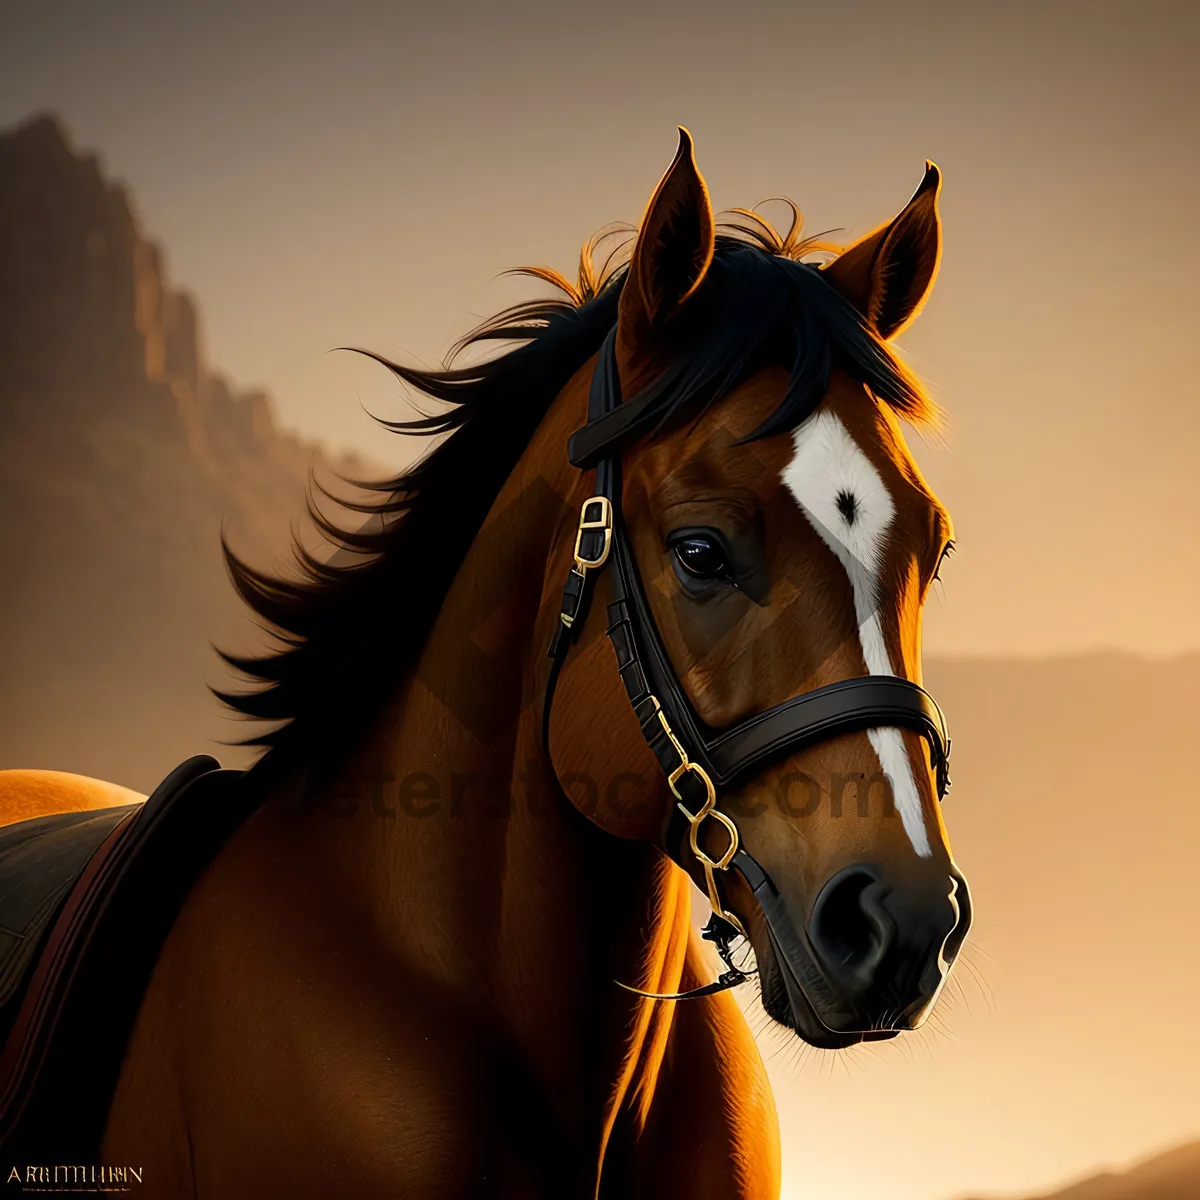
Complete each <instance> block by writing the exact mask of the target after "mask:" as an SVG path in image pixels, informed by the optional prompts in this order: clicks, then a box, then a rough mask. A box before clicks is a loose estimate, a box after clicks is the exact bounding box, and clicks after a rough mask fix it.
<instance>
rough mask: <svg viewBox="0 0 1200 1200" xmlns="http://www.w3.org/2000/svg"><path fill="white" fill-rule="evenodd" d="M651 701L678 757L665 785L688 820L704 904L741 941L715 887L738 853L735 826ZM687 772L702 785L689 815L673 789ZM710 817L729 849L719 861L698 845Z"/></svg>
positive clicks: (705, 774)
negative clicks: (697, 806)
mask: <svg viewBox="0 0 1200 1200" xmlns="http://www.w3.org/2000/svg"><path fill="white" fill-rule="evenodd" d="M650 699H651V700H653V701H654V708H655V712H656V714H657V716H658V720H659V724H660V725H662V728H663V732H664V733H665V734H666V735H667V738H668V740H669V741H670V743H671V745H672V746H673V747H674V748H675V752H676V753H677V754H678V755H679V766H677V767H676V768H675V770H673V771H672V772H671V773H670V774H669V775H668V776H667V784H668V786H669V787H670V789H671V792H672V794H673V795H674V797H675V799H676V801H677V802H678V803H677V805H676V807H677V808H678V809H679V811H680V812H681V813H683V815H684V816H685V817H687V819H688V823H689V826H690V828H689V830H688V844H689V845H690V846H691V850H692V853H693V854H694V855H695V856H696V861H697V862H699V864H700V866H701V867H702V868H703V869H704V882H705V884H706V890H707V892H708V902H709V904H710V905H711V906H712V910H713V912H715V913H716V914H717V915H718V916H721V917H724V918H725V920H726V921H728V922H729V923H730V925H732V926H733V927H734V929H736V930H737V931H738V933H739V934H741V935H742V937H745V936H746V931H745V929H743V928H742V923H741V921H739V920H738V919H737V917H736V916H734V914H733V913H731V912H730V911H729V910H728V909H727V908H726V907H725V905H724V903H723V902H722V900H721V889H720V888H718V887H717V875H716V873H717V872H718V871H725V870H728V868H729V864H730V863H731V862H733V856H734V855H735V854H736V853H737V852H738V845H739V844H740V839H739V837H738V828H737V826H736V825H735V824H734V823H733V821H731V820H730V819H729V817H727V816H726V815H725V814H724V813H723V812H719V811H718V809H717V789H716V786H715V784H714V783H713V781H712V779H711V778H710V777H709V774H708V772H707V771H706V770H705V769H704V768H703V767H702V766H701V765H700V764H699V763H694V762H692V761H691V759H689V758H688V756H687V754H686V752H685V751H684V749H683V745H682V744H681V743H680V741H679V739H678V738H677V737H676V736H675V731H674V730H673V729H672V728H671V726H670V725H669V724H668V723H667V716H666V713H664V712H663V710H662V705H661V704H659V702H658V697H657V696H651V697H650ZM688 771H691V772H692V774H693V775H696V776H697V777H698V778H699V779H700V781H701V782H702V783H703V784H704V793H705V794H704V803H703V804H702V805H701V806H700V811H699V812H697V813H691V812H689V811H688V810H687V808H686V807H685V806H684V804H683V797H682V796H681V795H680V794H679V789H678V788H677V787H676V786H675V785H676V783H678V782H679V780H680V779H681V778H682V777H683V776H684V775H685V774H687V772H688ZM709 817H711V818H712V819H713V820H714V821H716V822H717V823H718V824H719V825H720V826H721V827H722V828H723V829H724V830H725V833H726V835H727V836H728V838H729V845H728V846H726V847H725V853H724V854H722V855H721V857H720V858H717V859H714V858H712V857H711V856H710V855H709V854H708V852H707V851H706V850H704V849H703V847H701V845H700V827H701V826H702V825H703V824H704V822H705V821H706V820H707V819H708V818H709Z"/></svg>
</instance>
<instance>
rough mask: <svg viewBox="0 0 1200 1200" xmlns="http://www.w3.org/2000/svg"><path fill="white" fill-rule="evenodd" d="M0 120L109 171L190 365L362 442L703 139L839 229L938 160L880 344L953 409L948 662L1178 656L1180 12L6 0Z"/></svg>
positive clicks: (1185, 22)
mask: <svg viewBox="0 0 1200 1200" xmlns="http://www.w3.org/2000/svg"><path fill="white" fill-rule="evenodd" d="M5 13H6V16H5V18H4V21H5V25H6V30H5V33H6V36H5V37H4V38H3V39H0V123H3V124H9V123H11V122H13V121H16V120H18V119H20V118H21V117H23V116H25V115H27V114H28V113H30V112H32V111H36V110H42V109H53V110H56V111H57V112H59V113H60V114H61V115H62V116H63V117H64V118H65V120H66V121H67V123H68V125H69V127H70V128H71V130H72V131H73V132H74V135H75V138H76V140H77V142H78V143H79V144H80V145H83V146H86V147H90V148H95V149H97V150H99V151H100V152H101V154H102V156H103V159H104V161H105V163H106V165H107V167H108V169H109V170H110V171H112V172H113V173H115V174H116V175H117V176H119V177H121V178H123V179H126V180H128V181H129V183H130V185H131V187H132V189H133V191H134V193H135V195H136V197H137V201H138V204H139V206H140V209H141V212H142V215H143V219H144V223H145V226H146V228H147V230H148V231H149V233H150V234H151V235H152V236H154V237H156V238H158V239H161V241H162V242H163V243H164V245H165V246H166V247H167V251H168V258H169V264H170V268H169V269H170V271H171V274H172V277H173V279H174V280H175V281H176V282H177V283H179V284H183V285H186V286H187V287H188V288H189V289H191V290H192V291H193V292H194V293H195V294H196V295H197V296H198V297H199V299H200V303H201V306H202V312H203V319H204V328H205V338H206V342H207V345H208V349H209V355H210V358H211V360H212V362H213V363H214V364H216V365H217V366H218V367H220V368H221V369H222V370H224V371H226V372H227V373H228V374H229V375H230V376H231V377H232V378H233V379H234V380H235V381H236V382H237V383H239V384H241V385H245V386H250V385H261V386H265V387H266V388H267V389H268V390H269V391H270V392H271V394H272V395H273V396H274V397H275V400H276V402H277V404H278V408H279V411H280V413H281V415H282V418H283V420H284V422H285V423H286V424H288V425H290V426H292V427H294V428H297V429H299V430H301V431H304V432H306V433H309V434H313V435H318V436H320V437H322V438H324V439H325V440H327V441H328V442H330V443H331V444H333V445H335V446H346V447H357V448H359V449H361V450H364V451H366V452H367V453H369V454H370V455H372V456H373V457H374V458H375V459H376V460H377V461H380V462H383V463H386V464H389V465H391V464H394V463H400V462H403V461H405V459H406V457H407V456H408V455H410V453H411V446H410V445H409V444H407V443H404V442H402V441H400V440H399V439H397V438H396V437H395V436H393V435H385V434H383V433H382V432H381V431H380V430H378V429H377V428H375V427H374V426H373V423H372V421H371V419H370V417H369V416H368V415H367V410H370V411H373V412H375V413H377V414H379V415H383V416H398V415H402V414H403V413H404V412H406V411H408V408H407V400H406V399H405V397H404V396H403V395H402V394H401V393H399V392H398V390H397V388H396V386H395V385H394V384H393V383H392V382H391V381H390V379H388V378H387V377H386V376H384V375H383V373H382V372H381V371H379V370H378V369H376V368H370V367H368V366H366V365H365V364H362V363H357V362H355V361H354V359H353V358H352V356H348V355H344V354H342V355H339V354H336V353H330V351H331V349H332V348H334V347H337V346H343V345H364V346H369V347H372V348H374V349H376V350H380V351H383V352H385V353H389V354H400V355H404V356H407V357H409V358H411V359H415V360H419V361H423V362H426V363H433V362H437V361H439V360H440V359H441V357H442V355H443V354H444V352H445V351H446V349H447V348H448V346H449V344H450V343H451V342H452V341H453V340H454V338H455V337H457V336H458V335H459V334H460V333H462V332H464V331H465V329H466V328H467V327H469V326H470V325H472V324H473V323H474V322H475V321H476V320H477V319H478V318H480V317H482V316H485V315H487V314H489V313H491V312H493V311H495V310H496V309H497V308H500V307H502V306H504V305H505V304H507V303H510V302H511V301H512V300H513V299H514V298H516V297H518V296H520V295H523V294H525V293H523V292H522V289H521V286H520V285H519V284H517V283H515V282H514V281H512V280H505V279H502V278H499V276H500V275H501V273H502V272H503V271H504V270H506V269H508V268H510V267H513V266H518V265H521V264H525V263H531V262H536V263H549V264H551V265H554V266H557V267H559V268H561V269H564V270H566V271H567V272H568V273H571V272H572V270H573V266H574V262H575V257H576V252H577V247H578V245H579V243H580V242H582V240H583V239H584V238H585V237H586V236H587V235H589V234H590V233H591V232H593V231H594V230H595V229H597V228H598V227H600V226H601V225H603V224H605V223H607V222H610V221H614V220H626V221H636V220H637V218H638V216H639V215H640V213H641V211H642V207H643V205H644V203H645V201H646V199H647V197H648V195H649V193H650V191H651V190H652V188H653V186H654V183H655V182H656V180H657V178H658V176H659V174H660V173H661V172H662V170H663V169H664V168H665V167H666V165H667V163H668V162H669V161H670V158H671V155H672V152H673V150H674V144H675V128H674V127H675V125H676V124H677V123H682V124H685V125H687V126H688V127H689V128H690V129H691V131H692V133H693V134H694V135H695V138H696V141H697V146H698V156H699V162H700V166H701V169H702V170H703V171H704V173H705V174H706V176H707V179H708V182H709V185H710V188H711V190H712V193H713V197H714V202H715V203H716V204H717V205H718V206H721V207H728V206H731V205H752V204H754V203H756V202H758V201H760V200H762V199H764V198H766V197H770V196H774V195H779V194H786V195H788V196H791V197H792V198H793V199H795V200H796V201H797V202H798V203H799V204H800V206H801V208H802V209H803V210H804V212H805V214H806V216H807V218H808V226H809V228H810V229H811V230H813V231H821V230H826V229H835V230H841V231H843V232H841V233H839V234H838V236H840V237H841V238H843V239H844V240H849V239H850V238H852V237H854V236H857V235H858V234H861V233H863V232H865V231H867V230H869V229H870V228H872V227H873V226H874V225H876V224H878V223H879V222H880V221H882V220H884V219H886V218H888V217H889V216H891V215H892V214H894V213H895V212H896V211H897V210H898V209H899V208H900V207H901V206H902V205H903V203H904V202H905V200H906V199H907V198H908V196H909V195H910V194H911V192H912V190H913V189H914V188H915V186H916V184H917V183H918V182H919V180H920V178H921V172H922V168H923V162H924V159H925V158H926V157H928V158H932V159H934V160H935V161H936V162H938V163H939V165H940V166H941V167H942V168H943V170H944V172H945V188H944V197H943V215H944V221H945V255H944V260H943V266H942V272H941V278H940V280H939V283H938V285H937V288H936V290H935V293H934V296H933V298H932V299H931V301H930V303H929V304H928V306H927V307H926V310H925V312H924V314H923V315H922V317H921V319H920V321H919V322H918V323H917V324H916V325H915V326H913V328H912V329H911V331H910V332H909V333H908V334H906V335H905V337H904V339H903V348H904V350H905V351H906V352H907V353H908V355H909V356H910V359H911V362H912V365H913V366H914V368H915V369H916V370H917V371H918V373H919V374H920V375H921V376H922V377H923V378H924V379H926V380H927V381H928V382H929V385H930V387H931V389H932V390H933V392H934V394H935V395H936V397H937V398H938V399H939V401H940V402H941V403H942V405H943V406H944V408H945V409H946V411H947V413H948V414H949V417H950V423H949V426H948V429H947V431H946V435H945V437H944V439H943V441H942V443H941V444H937V445H929V446H921V447H920V448H919V451H918V454H919V457H920V459H921V461H922V463H923V465H924V466H925V468H926V471H927V474H928V476H929V479H930V481H931V482H932V484H933V485H934V487H935V489H936V490H938V492H939V494H940V495H941V496H942V498H943V499H944V500H945V501H946V502H947V503H948V504H949V506H950V508H951V511H952V512H953V514H954V517H955V520H956V524H957V527H958V531H959V535H960V536H959V545H960V554H959V557H958V559H957V560H956V561H955V563H954V565H953V569H952V571H950V572H947V575H946V586H945V593H944V597H943V598H941V599H939V600H937V601H935V603H934V605H933V606H932V609H931V612H930V614H929V620H928V626H927V646H928V648H929V649H930V650H931V651H933V652H941V653H959V654H969V653H988V654H1014V653H1015V654H1039V653H1044V652H1048V651H1056V650H1062V649H1064V648H1069V649H1084V648H1093V647H1100V646H1118V647H1126V648H1132V649H1136V650H1141V651H1144V652H1148V653H1155V654H1161V653H1170V652H1174V651H1179V650H1182V649H1188V648H1193V647H1195V646H1197V645H1200V620H1198V618H1200V557H1198V555H1197V553H1196V544H1195V542H1196V539H1195V538H1194V536H1193V534H1192V531H1193V530H1194V529H1195V527H1196V523H1197V518H1198V517H1200V489H1197V488H1196V486H1195V485H1194V482H1193V473H1194V469H1195V465H1196V463H1197V462H1198V461H1200V404H1198V403H1197V386H1196V382H1195V379H1196V376H1195V372H1194V371H1192V370H1190V369H1189V368H1190V367H1191V365H1192V364H1191V342H1192V339H1193V337H1194V330H1195V328H1196V324H1197V316H1198V315H1200V299H1198V293H1197V290H1196V288H1195V287H1194V279H1195V277H1196V273H1197V270H1198V269H1200V239H1198V235H1197V223H1196V218H1195V213H1196V212H1197V211H1198V210H1200V204H1198V203H1197V201H1198V199H1200V196H1198V181H1200V169H1198V166H1197V159H1196V153H1195V146H1196V145H1197V144H1200V103H1198V94H1197V93H1198V88H1200V84H1198V82H1197V80H1198V78H1200V76H1198V73H1197V72H1196V71H1195V69H1194V64H1195V62H1196V56H1197V51H1198V50H1200V9H1198V8H1197V7H1196V6H1195V5H1193V4H1190V3H1165V2H1162V0H1158V2H1154V0H1151V2H1149V3H1137V4H1133V3H1114V2H1112V0H1088V2H1086V3H1078V2H1075V0H1059V2H1057V3H1023V2H1017V3H1008V4H1003V5H995V4H983V3H961V2H959V3H928V2H924V3H922V2H915V3H909V4H906V5H904V6H902V7H901V6H897V7H892V6H888V5H884V4H881V3H862V2H858V3H849V4H843V3H839V4H837V5H833V4H825V5H816V4H811V3H787V4H784V3H774V4H769V3H761V2H757V3H755V2H751V3H748V4H742V5H739V6H738V7H737V9H736V13H735V11H734V10H733V9H732V7H730V6H720V5H714V4H710V3H708V2H707V0H702V2H699V3H692V4H688V5H682V4H679V3H678V2H674V3H667V4H653V3H642V4H638V5H629V4H627V3H624V2H617V3H613V4H607V5H605V6H603V7H589V6H584V5H576V4H571V5H564V4H561V3H555V4H549V3H546V4H540V3H528V2H527V0H514V3H511V4H506V5H483V4H476V5H470V4H465V3H453V2H452V3H446V4H439V5H436V6H434V5H427V6H420V7H417V6H408V5H405V4H389V5H385V4H369V3H363V2H361V0H350V2H348V3H341V4H337V5H331V4H319V3H314V2H312V0H300V2H297V3H287V4H284V3H281V2H278V0H268V2H266V3H238V4H232V3H228V2H225V0H217V2H216V3H210V4H205V5H203V6H200V5H196V6H185V5H181V4H167V5H164V4H161V3H143V2H141V0H121V2H116V3H112V4H106V5H94V4H91V3H64V2H62V0H47V2H45V3H41V4H39V5H36V6H35V5H31V4H26V5H23V6H18V5H15V4H14V5H10V6H6V8H5Z"/></svg>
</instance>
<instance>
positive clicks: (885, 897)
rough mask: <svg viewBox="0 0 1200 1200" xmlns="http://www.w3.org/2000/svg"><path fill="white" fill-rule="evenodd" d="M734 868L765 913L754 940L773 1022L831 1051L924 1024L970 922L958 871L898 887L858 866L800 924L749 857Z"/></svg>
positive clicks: (873, 868)
mask: <svg viewBox="0 0 1200 1200" xmlns="http://www.w3.org/2000/svg"><path fill="white" fill-rule="evenodd" d="M739 860H740V861H739ZM733 865H734V866H735V867H736V868H737V869H738V871H739V874H741V875H742V877H743V878H744V879H745V881H746V883H747V884H748V885H749V887H750V889H751V891H752V892H753V893H754V898H755V900H756V901H757V902H758V905H759V908H760V909H761V911H762V916H763V922H762V923H761V926H760V928H759V929H758V930H756V934H758V936H757V937H756V938H755V940H756V942H758V943H759V944H757V945H756V951H757V956H758V960H759V971H760V974H761V977H762V996H763V1007H764V1008H765V1009H766V1010H767V1012H768V1014H769V1015H770V1016H772V1017H773V1018H774V1019H775V1020H777V1021H779V1022H780V1023H782V1024H784V1025H787V1026H788V1027H789V1028H791V1029H793V1030H794V1031H795V1032H796V1033H798V1034H799V1035H800V1036H801V1037H802V1038H804V1040H805V1041H808V1042H810V1043H811V1044H813V1045H815V1046H819V1047H823V1048H829V1049H839V1048H842V1047H845V1046H849V1045H853V1044H855V1043H857V1042H861V1041H879V1040H883V1039H886V1038H890V1037H894V1036H896V1034H898V1033H900V1032H902V1031H904V1030H908V1029H915V1028H917V1027H918V1026H920V1025H921V1024H922V1023H923V1022H924V1020H925V1018H926V1017H927V1016H928V1014H929V1012H930V1010H931V1009H932V1007H933V1003H934V1001H935V1000H936V998H937V996H938V993H939V992H940V990H941V987H942V985H943V983H944V982H945V980H946V977H947V976H948V974H949V970H950V966H951V965H952V963H953V962H954V959H955V957H956V956H957V954H958V951H959V950H960V948H961V946H962V943H963V940H964V938H965V937H966V934H967V930H968V928H969V926H970V923H971V902H970V892H969V891H968V889H967V885H966V881H965V880H964V879H963V877H962V875H961V873H960V872H959V871H958V870H957V868H955V867H953V866H951V868H950V870H949V872H948V873H946V872H942V871H938V872H936V873H935V872H928V873H926V874H924V875H923V876H921V877H919V878H917V879H909V880H905V881H903V882H901V881H899V880H890V879H889V877H888V875H887V873H886V871H885V870H884V869H883V868H882V867H880V866H878V865H876V864H874V863H855V864H853V865H851V866H848V867H844V868H842V869H841V870H840V871H838V872H837V873H836V874H834V875H833V876H831V877H830V878H829V879H828V880H827V881H826V882H825V883H824V885H823V886H822V887H821V889H820V891H819V892H818V893H817V897H816V899H815V901H814V902H813V905H812V908H811V911H810V913H809V916H808V919H807V920H806V921H804V920H796V919H795V918H794V915H793V909H792V907H791V906H790V905H789V904H788V903H787V901H786V900H785V898H784V897H783V896H782V894H781V893H780V891H779V890H778V888H776V886H775V884H774V882H773V881H772V880H771V878H770V877H769V876H768V875H767V874H766V872H765V871H763V869H762V868H761V867H760V866H759V864H758V863H757V862H755V860H754V859H753V858H750V857H749V856H748V855H745V854H739V855H738V856H736V857H735V859H734V862H733ZM754 924H758V923H754ZM764 932H765V935H766V942H765V944H763V939H762V933H764Z"/></svg>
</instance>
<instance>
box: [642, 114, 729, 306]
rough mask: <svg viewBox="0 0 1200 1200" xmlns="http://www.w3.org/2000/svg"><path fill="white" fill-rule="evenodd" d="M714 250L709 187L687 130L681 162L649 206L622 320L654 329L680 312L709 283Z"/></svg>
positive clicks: (681, 144) (677, 159)
mask: <svg viewBox="0 0 1200 1200" xmlns="http://www.w3.org/2000/svg"><path fill="white" fill-rule="evenodd" d="M713 245H714V223H713V212H712V204H711V203H710V202H709V199H708V188H707V187H706V186H705V183H704V179H703V177H702V176H701V174H700V168H699V167H697V166H696V156H695V150H694V147H693V144H692V135H691V134H690V133H688V131H687V130H686V129H684V128H683V126H682V125H681V126H680V127H679V148H678V149H677V150H676V151H675V160H674V161H673V162H672V163H671V165H670V166H669V167H668V168H667V173H666V174H665V175H664V176H663V177H662V179H660V180H659V182H658V187H656V188H655V189H654V195H652V196H651V197H650V203H649V204H648V205H646V215H645V216H644V217H643V218H642V224H641V228H640V230H639V232H638V238H637V244H636V246H635V247H634V250H633V260H632V261H631V263H630V265H629V281H628V283H627V284H626V286H625V291H624V294H623V295H622V297H621V314H622V316H623V317H624V318H625V319H626V320H630V319H632V318H635V317H637V316H642V317H644V318H645V319H646V320H647V321H648V322H649V323H650V324H654V322H656V321H660V320H662V319H664V318H666V317H669V316H670V315H671V314H672V313H674V312H675V311H677V310H678V309H679V307H680V306H681V305H682V304H683V303H684V302H685V301H686V300H687V299H688V298H689V297H690V296H692V295H693V294H694V293H695V291H696V289H697V288H699V286H700V284H701V283H702V282H703V281H704V276H705V274H707V272H708V267H709V264H710V263H711V262H712V256H713Z"/></svg>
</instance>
